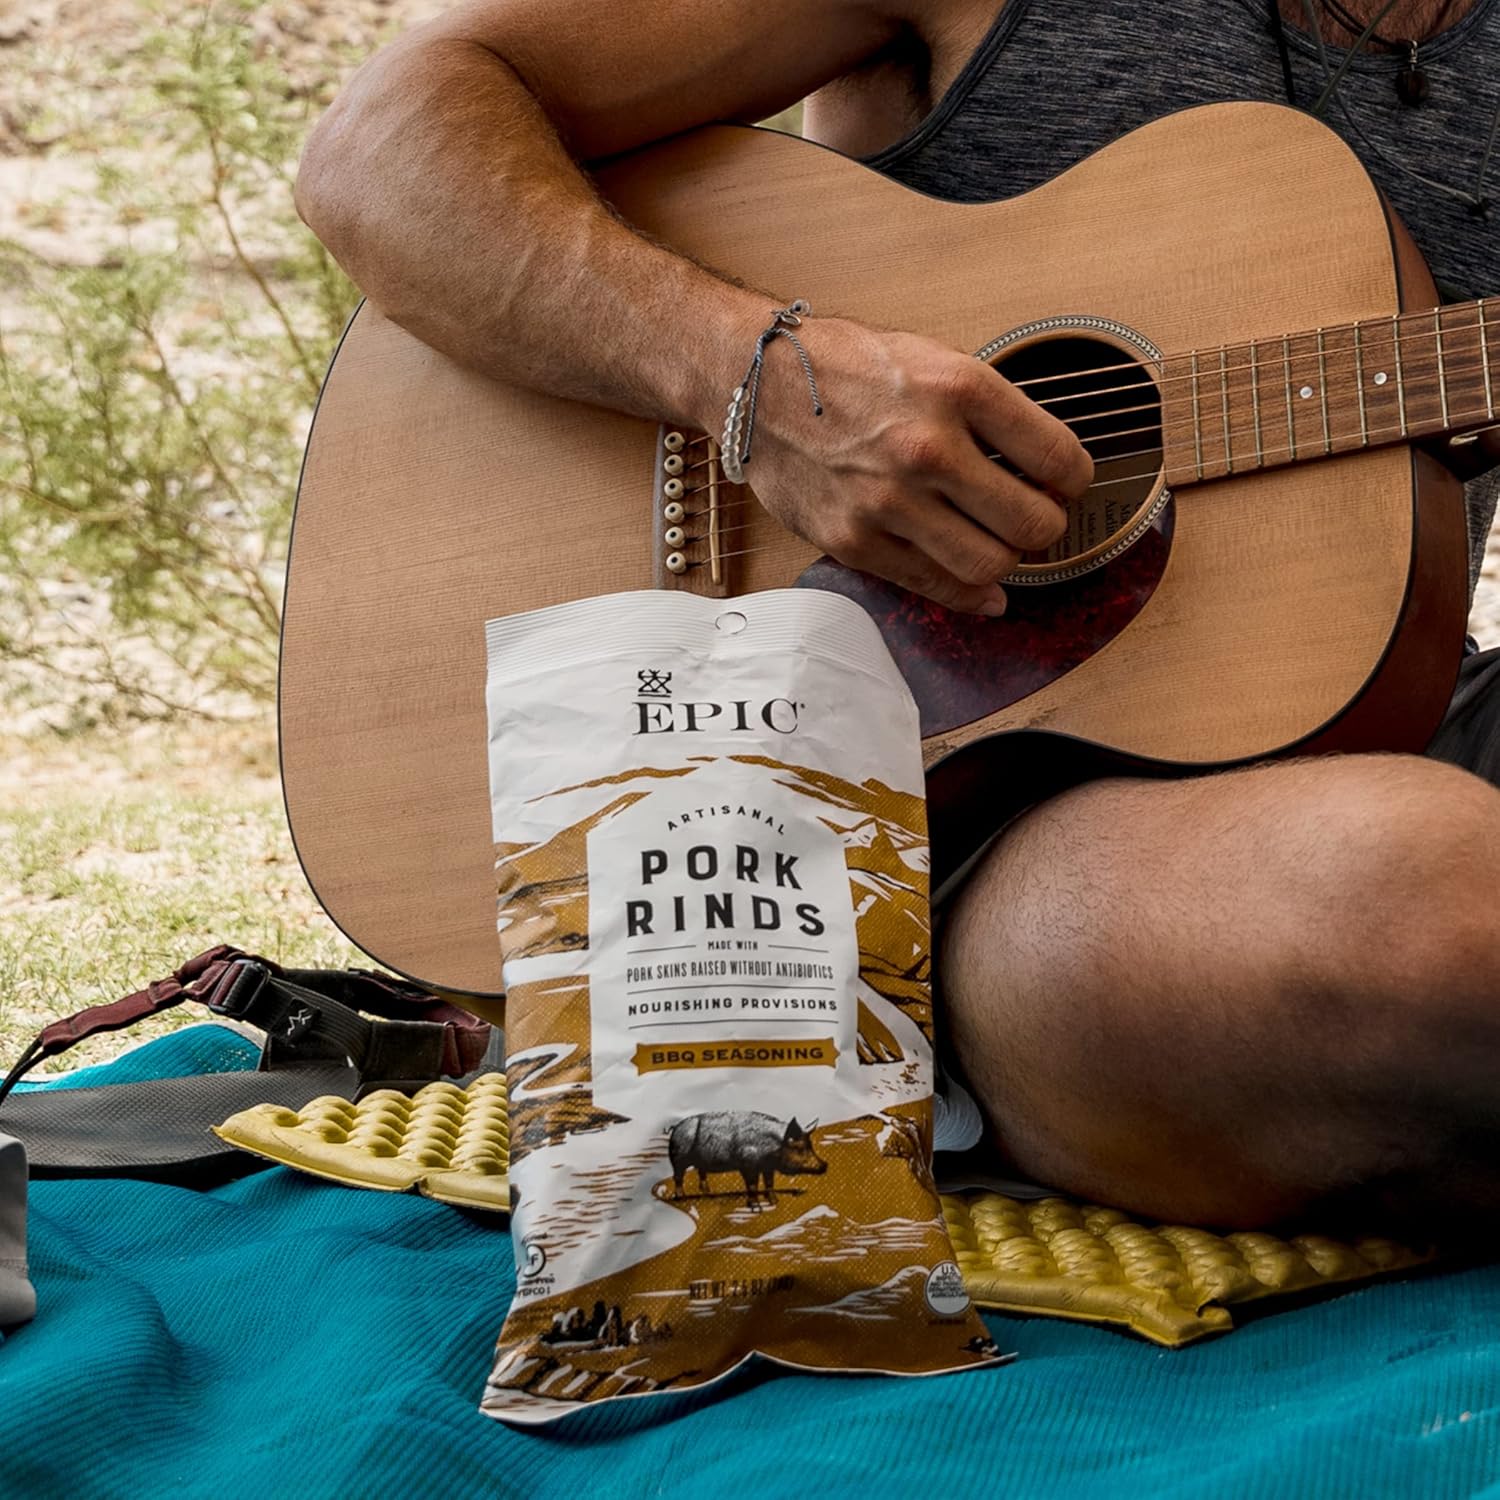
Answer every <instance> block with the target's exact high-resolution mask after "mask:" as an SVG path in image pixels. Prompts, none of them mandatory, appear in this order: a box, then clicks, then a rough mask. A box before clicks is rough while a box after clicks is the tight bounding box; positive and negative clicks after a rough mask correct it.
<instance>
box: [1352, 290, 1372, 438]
mask: <svg viewBox="0 0 1500 1500" xmlns="http://www.w3.org/2000/svg"><path fill="white" fill-rule="evenodd" d="M1354 384H1355V385H1356V386H1357V387H1358V388H1359V444H1360V447H1362V448H1364V447H1368V446H1369V442H1370V424H1369V421H1368V420H1367V419H1366V417H1365V353H1364V346H1363V345H1362V344H1361V343H1360V338H1359V319H1358V318H1356V319H1355V320H1354Z"/></svg>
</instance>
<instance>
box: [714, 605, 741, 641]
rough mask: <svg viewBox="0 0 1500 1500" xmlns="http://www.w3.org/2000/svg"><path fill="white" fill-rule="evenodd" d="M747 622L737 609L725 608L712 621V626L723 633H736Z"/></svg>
mask: <svg viewBox="0 0 1500 1500" xmlns="http://www.w3.org/2000/svg"><path fill="white" fill-rule="evenodd" d="M749 623H750V622H749V620H747V619H746V618H745V616H744V615H742V614H741V613H740V612H739V610H737V609H727V610H725V611H724V613H723V614H722V615H720V616H719V618H718V619H717V620H715V621H714V628H715V629H717V630H719V631H722V632H723V634H725V635H738V634H739V633H740V632H741V631H742V630H743V629H744V628H745V626H747V625H748V624H749Z"/></svg>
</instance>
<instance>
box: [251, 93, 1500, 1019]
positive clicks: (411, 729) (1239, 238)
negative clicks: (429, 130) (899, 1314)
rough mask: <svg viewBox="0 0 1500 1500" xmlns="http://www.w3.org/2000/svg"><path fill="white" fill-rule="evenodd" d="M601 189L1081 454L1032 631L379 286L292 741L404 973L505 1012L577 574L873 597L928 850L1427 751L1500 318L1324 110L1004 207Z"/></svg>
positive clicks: (285, 751)
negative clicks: (384, 305) (539, 777)
mask: <svg viewBox="0 0 1500 1500" xmlns="http://www.w3.org/2000/svg"><path fill="white" fill-rule="evenodd" d="M597 179H598V182H599V185H600V188H601V190H602V192H603V193H604V194H605V196H606V197H607V198H608V199H609V200H610V202H612V203H613V204H614V205H615V207H616V208H617V209H618V210H619V211H620V212H621V213H622V214H623V215H624V216H625V217H626V219H627V220H629V221H630V222H632V223H633V224H635V225H637V226H639V227H640V228H641V229H643V230H645V231H647V232H649V233H650V234H652V235H654V236H655V237H657V238H658V239H660V240H662V241H664V242H666V243H667V244H670V245H672V246H674V247H676V248H678V249H680V250H682V251H684V252H686V253H688V254H691V255H693V256H695V257H696V258H698V259H699V260H700V261H702V262H704V263H705V264H708V265H711V266H714V267H716V268H719V269H720V270H722V271H724V272H726V273H729V274H731V275H734V276H737V277H740V278H742V279H743V280H744V281H746V282H747V283H749V284H751V285H756V286H763V287H767V288H774V289H776V290H777V291H778V292H781V293H785V294H787V295H790V294H791V293H796V294H797V295H799V296H803V297H806V298H808V299H809V300H810V301H811V303H812V305H813V307H814V308H816V309H817V310H818V311H819V312H820V313H835V312H836V313H838V314H840V315H844V316H848V317H853V318H859V319H864V320H867V321H870V322H874V323H881V324H886V325H890V324H899V325H901V326H903V327H906V328H909V329H912V330H914V331H917V332H920V333H924V334H928V335H930V336H932V337H933V338H937V339H940V340H943V341H944V342H946V343H947V344H949V345H951V346H953V347H956V348H960V349H964V350H969V351H973V352H975V353H976V354H977V357H978V358H980V359H984V360H988V361H991V362H992V363H993V364H994V365H996V366H997V367H998V368H999V369H1000V370H1001V371H1003V372H1004V373H1005V375H1006V376H1008V377H1009V378H1010V379H1011V380H1013V381H1015V382H1016V383H1017V384H1019V385H1020V386H1021V387H1022V388H1023V389H1025V390H1026V391H1027V392H1028V393H1029V394H1030V395H1031V396H1032V397H1033V398H1034V399H1036V400H1038V401H1040V402H1042V403H1043V404H1045V405H1046V406H1047V407H1048V409H1049V410H1051V411H1053V412H1055V413H1057V414H1058V415H1060V416H1062V417H1063V418H1064V420H1066V421H1067V422H1068V423H1069V424H1070V425H1071V426H1072V427H1073V428H1074V429H1075V430H1076V431H1077V432H1078V433H1079V435H1080V436H1081V437H1082V439H1083V440H1084V442H1085V444H1086V446H1087V447H1088V448H1089V449H1090V451H1091V452H1092V453H1093V455H1094V457H1095V461H1096V480H1095V483H1094V486H1093V488H1092V490H1091V491H1090V492H1089V494H1088V496H1087V497H1086V498H1085V499H1084V500H1083V501H1081V502H1080V503H1078V504H1076V505H1075V506H1073V507H1072V508H1071V510H1070V526H1069V530H1068V534H1067V536H1066V537H1065V538H1064V539H1063V540H1062V541H1061V542H1060V543H1058V544H1057V545H1056V546H1055V547H1053V548H1052V549H1050V550H1049V551H1048V552H1047V553H1045V554H1040V555H1032V556H1028V557H1026V558H1025V559H1024V560H1023V563H1022V565H1021V567H1020V568H1019V569H1018V571H1017V572H1016V573H1015V574H1014V575H1012V577H1011V578H1010V579H1009V580H1007V581H1006V586H1007V591H1008V593H1009V598H1010V605H1009V609H1008V610H1007V613H1006V614H1005V615H1004V616H1003V617H1001V618H999V619H987V618H977V617H968V616H960V615H956V614H953V613H950V612H948V611H945V610H943V609H941V608H939V607H938V606H936V605H933V604H930V603H928V602H926V601H925V600H922V599H920V598H917V597H915V596H913V595H910V594H906V593H903V592H902V591H900V590H898V589H894V588H892V587H889V586H887V585H885V584H882V583H880V582H879V581H878V580H875V579H872V578H869V577H866V576H864V575H862V574H858V573H853V572H850V571H848V570H846V569H844V568H842V567H839V566H838V565H836V564H834V563H833V562H831V561H830V560H828V559H826V558H824V559H820V558H819V557H818V556H817V555H816V553H815V551H814V549H813V548H811V547H809V546H808V545H807V544H806V543H805V542H803V541H801V540H800V539H798V538H797V537H796V536H793V535H791V534H790V533H788V532H786V531H784V530H782V529H781V528H780V527H779V526H778V525H777V523H776V522H775V521H774V520H772V518H771V517H770V516H769V514H767V513H766V512H765V511H764V510H763V509H762V508H761V507H760V506H759V505H758V504H757V502H756V500H755V498H754V495H753V494H752V493H750V492H749V491H748V490H746V489H745V488H743V487H739V486H735V485H732V484H730V483H729V482H728V481H727V479H726V477H725V475H724V473H723V471H722V469H721V467H720V464H719V458H718V450H717V448H716V446H715V444H714V442H713V441H712V438H711V436H709V435H707V434H704V433H698V432H690V431H685V430H680V429H676V428H671V427H665V426H660V425H657V424H654V423H651V422H647V421H642V420H639V419H636V418H632V417H626V416H620V415H617V414H613V413H610V412H606V411H601V410H597V409H594V408H592V407H586V406H582V405H578V404H574V403H570V402H567V401H563V400H557V399H554V398H551V397H548V396H542V395H537V394H535V393H534V392H531V391H527V390H522V389H518V388H515V387H511V386H507V385H503V384H499V383H496V382H494V381H492V380H489V379H486V378H484V377H482V376H480V375H477V374H474V373H473V372H471V371H469V370H466V369H462V368H460V367H459V366H458V365H456V364H455V363H453V362H451V361H450V360H448V359H446V358H444V356H442V355H441V354H438V353H435V352H434V351H433V350H431V349H429V348H427V347H425V346H424V345H423V344H421V343H419V342H418V341H417V340H416V339H414V338H412V337H411V336H409V335H408V334H406V333H405V332H403V331H402V330H401V329H400V328H398V327H396V326H395V325H394V324H393V323H391V322H389V321H388V320H387V319H385V318H383V317H382V316H381V315H380V313H379V312H378V311H377V310H376V309H375V308H374V307H372V306H370V305H369V304H365V305H364V306H363V307H361V308H360V310H359V311H358V312H357V313H356V315H355V317H354V318H353V320H352V321H351V323H350V324H349V327H348V329H347V330H346V332H345V334H344V337H343V340H342V342H341V344H340V346H339V349H338V352H337V355H336V357H335V359H334V362H333V365H332V368H331V369H330V371H329V374H328V377H327V380H326V383H325V384H324V387H323V392H322V396H321V399H320V401H319V405H318V409H317V413H316V417H315V420H314V422H313V426H312V432H311V436H310V438H309V441H308V446H307V455H306V461H305V465H304V468H303V473H302V481H301V487H300V491H299V494H298V499H297V508H296V514H295V520H294V525H293V531H292V544H291V557H290V563H289V569H288V579H287V593H286V604H285V618H284V625H283V633H282V648H281V682H280V728H281V765H282V781H283V786H284V790H285V796H286V805H287V812H288V816H289V818H290V822H291V828H292V834H293V837H294V839H295V842H296V846H297V852H298V855H299V857H300V859H301V862H302V866H303V869H304V870H305V871H306V873H307V877H308V879H309V880H310V882H311V883H312V886H313V889H314V891H315V892H316V894H317V896H318V898H319V900H320V901H321V902H322V904H323V906H324V907H325V908H326V910H327V911H328V913H329V915H330V916H331V917H332V918H333V920H334V921H335V922H337V923H338V925H339V926H340V927H342V928H343V930H344V931H345V932H346V933H347V934H348V935H349V936H350V937H351V938H352V939H353V940H354V941H355V942H356V943H358V944H359V945H360V946H361V947H362V948H364V949H365V950H366V951H367V952H369V953H370V954H372V955H373V956H375V957H376V958H377V959H379V960H380V961H381V962H382V963H384V964H386V965H388V966H389V967H390V968H392V969H394V970H397V971H398V972H400V973H403V974H406V975H408V976H410V977H412V978H414V979H417V980H419V981H421V982H423V983H425V984H428V985H430V986H432V987H434V988H438V989H442V990H447V991H451V992H455V993H462V994H465V995H468V996H470V997H474V998H473V1000H472V1001H471V1003H475V1004H476V1006H477V1008H481V1009H482V1008H484V1003H485V999H486V997H490V998H495V997H498V996H499V995H500V993H501V989H502V986H501V981H500V960H499V950H498V946H497V942H496V938H495V892H494V881H493V877H492V849H491V842H490V808H489V792H488V775H487V769H486V721H485V703H484V683H485V648H484V631H483V622H484V621H485V620H486V619H489V618H491V617H494V616H497V615H503V614H509V613H512V612H515V611H519V610H531V609H538V608H541V607H543V606H546V605H551V604H557V603H560V602H563V601H566V600H571V599H575V598H579V597H582V596H586V595H594V594H600V593H607V592H612V591H616V590H622V589H639V588H665V589H688V590H691V591H693V592H696V593H700V594H710V595H719V596H730V595H733V594H736V593H739V592H744V591H749V590H754V589H764V588H772V587H783V586H789V585H794V584H799V583H800V584H805V585H809V586H814V587H820V588H832V589H837V590H839V591H840V592H843V593H845V594H848V595H850V596H851V597H853V598H855V599H857V600H858V601H859V602H860V603H861V604H863V605H864V606H865V607H866V608H867V609H868V610H869V611H870V612H871V614H872V615H873V616H874V618H875V619H876V621H877V622H878V623H879V625H880V628H881V629H882V631H883V632H884V633H885V637H886V640H887V641H888V643H889V645H890V647H891V649H892V651H893V652H894V654H895V656H896V659H897V661H898V662H899V664H900V665H901V668H902V670H903V672H904V674H905V676H906V678H907V680H908V682H909V683H910V685H911V688H912V690H913V692H914V694H915V695H916V698H917V701H918V703H919V705H920V708H921V712H922V724H923V738H924V747H925V755H926V761H927V766H928V792H929V802H930V816H931V825H932V839H933V858H934V870H935V873H936V874H937V875H939V876H940V875H941V873H942V872H943V871H944V870H951V869H953V868H954V867H955V866H956V865H957V864H958V863H959V862H960V861H961V860H963V859H964V858H965V857H966V856H967V855H968V854H969V853H970V852H971V851H972V850H973V849H975V848H976V847H978V846H979V844H980V843H981V841H982V840H983V839H985V838H986V837H987V836H988V835H989V834H990V833H991V832H992V831H993V830H994V829H995V828H997V827H999V826H1000V825H1001V824H1002V823H1003V822H1004V821H1005V820H1006V819H1007V818H1009V817H1011V816H1012V815H1013V814H1014V813H1015V812H1016V811H1017V810H1018V808H1020V807H1021V806H1023V805H1024V804H1025V803H1026V802H1029V801H1035V800H1037V799H1038V798H1040V797H1041V796H1043V795H1046V794H1048V793H1050V792H1054V791H1058V790H1061V789H1062V788H1064V787H1066V786H1068V785H1071V784H1074V783H1076V782H1078V781H1079V780H1081V779H1083V778H1085V777H1090V776H1097V775H1100V774H1115V773H1119V774H1130V775H1169V774H1183V773H1188V772H1199V771H1206V770H1211V769H1214V768H1218V767H1227V766H1234V765H1238V764H1242V763H1244V762H1247V761H1250V760H1253V759H1257V758H1261V757H1265V756H1270V755H1288V754H1300V753H1306V752H1315V751H1337V750H1358V749H1374V748H1384V749H1392V750H1411V751H1415V750H1419V749H1421V748H1422V747H1423V746H1424V745H1425V744H1426V742H1427V740H1428V739H1429V738H1430V736H1431V734H1432V731H1433V729H1434V728H1435V727H1436V725H1437V723H1438V721H1439V719H1440V717H1441V714H1442V712H1443V708H1444V705H1445V704H1446V702H1447V699H1448V696H1449V693H1450V691H1451V689H1452V685H1453V681H1454V677H1455V673H1456V670H1457V664H1458V660H1459V657H1460V654H1461V649H1462V647H1461V642H1462V638H1463V633H1464V624H1465V613H1466V606H1467V579H1466V560H1467V544H1466V537H1465V523H1464V511H1463V503H1462V488H1461V485H1460V483H1459V481H1458V480H1457V479H1456V478H1454V476H1453V475H1452V474H1451V473H1450V472H1449V471H1448V469H1447V468H1446V467H1445V466H1444V465H1443V464H1442V463H1441V462H1439V461H1438V459H1437V458H1435V457H1434V456H1432V451H1431V450H1432V449H1433V447H1434V445H1435V444H1436V443H1439V442H1440V443H1441V444H1443V445H1446V444H1448V443H1453V442H1464V441H1473V440H1474V435H1475V434H1476V433H1477V432H1478V431H1479V430H1481V429H1484V428H1488V427H1492V426H1494V425H1495V424H1496V421H1497V418H1496V414H1495V394H1496V391H1497V390H1500V363H1497V357H1496V356H1497V351H1500V301H1496V302H1492V303H1486V302H1471V303H1467V304H1464V305H1450V306H1445V307H1442V308H1438V306H1437V304H1438V296H1437V293H1436V290H1435V288H1434V286H1433V283H1432V279H1431V277H1430V275H1429V274H1428V272H1427V269H1426V267H1425V265H1424V263H1423V261H1422V258H1421V256H1420V254H1419V253H1418V251H1417V249H1416V247H1415V245H1414V244H1413V242H1412V241H1411V239H1410V237H1409V236H1408V234H1407V233H1406V231H1405V230H1404V228H1403V227H1402V226H1401V224H1400V223H1399V222H1398V221H1397V219H1396V218H1395V216H1394V215H1393V214H1392V212H1391V211H1390V209H1389V208H1388V206H1387V205H1386V204H1385V203H1384V202H1383V200H1382V198H1381V195H1380V193H1379V191H1378V190H1377V189H1376V187H1375V186H1374V184H1373V183H1372V182H1371V180H1370V178H1369V176H1368V175H1367V174H1366V172H1365V171H1364V169H1363V167H1362V166H1361V165H1360V163H1359V162H1358V160H1357V159H1356V158H1355V156H1354V155H1353V153H1352V152H1351V151H1350V150H1349V148H1348V147H1347V146H1345V145H1344V144H1343V142H1342V141H1341V140H1340V139H1339V138H1338V137H1337V136H1336V135H1334V134H1333V133H1332V132H1331V131H1329V130H1328V129H1327V128H1326V127H1324V126H1323V125H1321V124H1319V123H1318V122H1316V121H1314V120H1313V119H1311V118H1310V117H1308V116H1306V115H1303V114H1301V113H1299V112H1296V111H1294V110H1290V109H1286V108H1282V107H1278V106H1274V105H1266V104H1224V105H1212V106H1205V107H1202V108H1197V109H1190V110H1186V111H1184V112H1182V113H1180V114H1176V115H1172V116H1169V117H1167V118H1165V119H1161V120H1158V121H1156V122H1154V123H1152V124H1150V125H1148V126H1146V127H1144V128H1142V129H1140V130H1137V131H1134V132H1132V133H1130V134H1128V135H1126V136H1123V137H1122V138H1120V139H1119V140H1117V141H1115V142H1114V143H1113V144H1111V145H1109V146H1107V147H1106V148H1105V149H1103V150H1101V151H1099V152H1098V153H1097V154H1095V155H1094V156H1092V157H1090V158H1088V159H1087V160H1085V161H1083V162H1081V163H1080V164H1078V165H1077V166H1075V167H1073V168H1071V169H1070V170H1069V171H1067V172H1065V173H1063V174H1062V175H1061V176H1059V177H1057V178H1055V179H1053V180H1052V181H1050V182H1047V183H1045V184H1044V185H1042V186H1040V187H1038V188H1036V189H1035V190H1033V191H1031V192H1028V193H1025V194H1023V195H1021V196H1020V197H1017V198H1014V199H1011V200H1008V201H1004V202H997V203H988V204H981V205H960V204H954V203H948V202H942V201H938V200H935V199H931V198H927V197H924V196H922V195H920V194H918V193H915V192H912V191H910V190H908V189H906V188H904V187H901V186H899V185H897V184H895V183H893V182H890V181H888V180H887V179H885V178H883V177H880V176H878V175H877V174H876V173H874V172H871V171H869V170H867V169H866V168H864V167H862V166H860V165H858V164H857V163H855V162H852V161H850V160H848V159H847V158H844V157H842V156H840V155H838V154H837V153H835V152H832V151H828V150H825V149H823V148H821V147H818V146H816V145H812V144H810V143H807V142H805V141H801V140H798V139H796V138H794V137H790V136H785V135H780V134H777V133H774V132H769V131H764V130H756V129H749V128H739V127H730V126H724V127H713V128H709V129H704V130H700V131H696V132H693V133H691V134H688V135H684V136H681V137H678V138H676V139H673V140H670V141H668V142H666V143H664V144H660V145H656V146H653V147H651V148H650V149H647V150H645V151H642V152H640V153H637V154H634V155H632V156H629V157H626V158H621V159H619V160H618V161H616V162H614V163H612V164H610V165H608V166H607V167H606V168H604V169H602V170H601V171H599V172H598V174H597ZM824 399H825V401H826V402H827V404H828V405H829V407H830V408H832V407H833V406H834V405H835V404H836V403H837V400H838V392H837V391H836V390H828V391H825V392H824ZM751 469H752V471H753V465H752V466H751ZM747 477H748V479H749V482H750V483H751V484H752V485H753V481H754V475H753V472H750V473H748V475H747Z"/></svg>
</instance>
